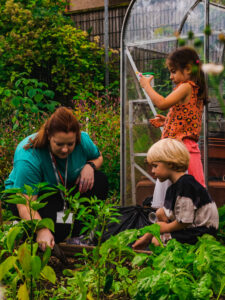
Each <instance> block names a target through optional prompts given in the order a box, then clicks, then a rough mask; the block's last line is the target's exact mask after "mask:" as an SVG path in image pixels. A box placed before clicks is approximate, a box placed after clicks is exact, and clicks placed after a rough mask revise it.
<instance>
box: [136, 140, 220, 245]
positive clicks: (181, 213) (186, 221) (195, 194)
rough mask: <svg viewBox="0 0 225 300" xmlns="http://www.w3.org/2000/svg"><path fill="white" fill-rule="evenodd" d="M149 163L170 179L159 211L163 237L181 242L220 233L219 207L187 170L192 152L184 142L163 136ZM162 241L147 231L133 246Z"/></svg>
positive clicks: (191, 241) (154, 172) (165, 241)
mask: <svg viewBox="0 0 225 300" xmlns="http://www.w3.org/2000/svg"><path fill="white" fill-rule="evenodd" d="M147 160H148V163H149V164H151V166H152V172H153V174H154V175H155V176H156V177H157V178H158V179H159V180H160V181H161V182H163V181H165V180H166V179H170V180H171V181H172V185H171V186H170V187H169V188H168V189H167V192H166V196H165V201H164V206H163V207H162V208H159V209H158V210H157V211H156V216H157V220H158V221H157V224H159V225H160V233H161V239H162V241H163V243H164V244H166V243H167V242H168V241H169V240H170V239H172V238H175V239H176V240H178V241H179V242H181V243H188V244H195V243H196V242H197V241H198V236H202V235H203V234H205V233H207V234H211V235H213V236H216V232H217V229H218V224H219V216H218V210H217V207H216V204H215V202H214V201H213V200H212V199H211V197H210V195H209V194H208V192H207V190H206V189H205V188H204V187H203V186H202V185H201V184H200V183H198V182H197V181H196V180H195V179H194V177H193V176H192V175H188V174H186V170H187V169H188V164H189V152H188V150H187V148H186V147H185V145H184V144H183V143H182V142H179V141H177V140H175V139H170V138H167V139H162V140H160V141H158V142H157V143H155V144H154V145H153V146H152V147H151V148H150V149H149V151H148V154H147ZM151 242H152V243H154V244H155V245H158V241H157V240H156V239H155V238H154V237H153V236H152V235H151V234H149V233H146V234H145V235H144V236H142V237H141V238H140V239H138V240H137V241H136V242H135V243H134V244H133V246H132V247H133V249H136V250H137V249H145V248H146V247H147V246H148V245H149V243H151Z"/></svg>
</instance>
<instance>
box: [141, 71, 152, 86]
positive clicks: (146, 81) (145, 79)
mask: <svg viewBox="0 0 225 300" xmlns="http://www.w3.org/2000/svg"><path fill="white" fill-rule="evenodd" d="M153 77H154V76H150V77H145V76H143V75H142V74H140V85H141V87H142V88H143V89H145V88H146V87H147V86H149V85H150V82H151V81H152V79H153Z"/></svg>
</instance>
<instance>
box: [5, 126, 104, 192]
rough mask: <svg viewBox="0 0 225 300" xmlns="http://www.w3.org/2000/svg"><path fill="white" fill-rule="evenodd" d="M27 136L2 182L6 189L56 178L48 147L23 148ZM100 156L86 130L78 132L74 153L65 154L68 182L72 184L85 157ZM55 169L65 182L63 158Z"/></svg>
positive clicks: (19, 146) (57, 159)
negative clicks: (79, 137) (10, 169)
mask: <svg viewBox="0 0 225 300" xmlns="http://www.w3.org/2000/svg"><path fill="white" fill-rule="evenodd" d="M34 135H35V134H33V135H30V136H28V137H26V138H25V139H24V140H23V141H21V142H20V143H19V145H18V146H17V148H16V151H15V155H14V161H13V169H12V172H11V173H10V175H9V178H8V179H7V180H6V181H5V188H6V189H9V188H23V186H24V184H26V185H29V186H33V185H34V184H38V183H40V182H48V183H49V184H50V185H57V179H56V176H55V172H54V169H53V166H52V161H51V157H50V154H49V149H48V148H43V149H33V148H30V149H28V150H25V149H24V146H25V145H26V144H28V140H29V138H32V137H34ZM99 156H100V152H99V150H98V148H97V146H96V145H95V144H94V143H93V142H92V140H91V138H90V137H89V135H88V134H87V133H86V132H81V143H80V144H78V145H76V146H75V148H74V150H73V152H72V153H71V154H70V155H69V156H68V174H67V183H68V185H70V184H74V183H75V181H76V179H77V177H78V176H79V174H80V171H81V170H82V169H83V167H84V166H85V164H86V162H87V161H88V160H92V159H96V158H98V157H99ZM56 164H57V169H58V170H59V172H60V173H61V175H62V177H63V180H64V181H65V169H66V159H60V158H56Z"/></svg>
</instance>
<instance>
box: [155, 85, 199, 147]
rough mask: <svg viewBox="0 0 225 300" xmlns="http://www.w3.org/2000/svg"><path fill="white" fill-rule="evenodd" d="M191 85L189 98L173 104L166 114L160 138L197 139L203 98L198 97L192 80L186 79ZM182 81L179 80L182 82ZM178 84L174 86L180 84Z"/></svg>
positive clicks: (196, 87) (196, 88)
mask: <svg viewBox="0 0 225 300" xmlns="http://www.w3.org/2000/svg"><path fill="white" fill-rule="evenodd" d="M187 82H188V83H189V84H190V85H191V86H192V95H191V99H190V101H189V102H188V103H186V104H176V105H173V106H172V107H171V108H170V109H169V112H168V114H167V117H166V120H165V123H164V128H163V132H162V137H161V138H163V139H164V138H174V139H177V140H183V139H185V138H188V139H191V140H194V141H196V142H197V141H198V139H199V135H200V132H201V125H202V113H203V106H204V105H203V100H199V99H198V96H197V94H198V89H199V87H198V86H197V85H196V84H195V83H194V82H193V81H187ZM182 83H184V82H181V83H180V84H182ZM180 84H178V85H177V86H176V87H175V89H176V88H178V86H179V85H180Z"/></svg>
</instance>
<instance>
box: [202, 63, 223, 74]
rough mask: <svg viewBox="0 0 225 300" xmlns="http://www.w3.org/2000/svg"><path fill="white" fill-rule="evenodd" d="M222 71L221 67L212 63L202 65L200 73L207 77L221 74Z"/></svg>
mask: <svg viewBox="0 0 225 300" xmlns="http://www.w3.org/2000/svg"><path fill="white" fill-rule="evenodd" d="M223 69H224V66H223V65H216V64H213V63H210V64H203V65H202V71H203V72H204V73H206V74H209V75H219V74H220V73H221V72H223Z"/></svg>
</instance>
